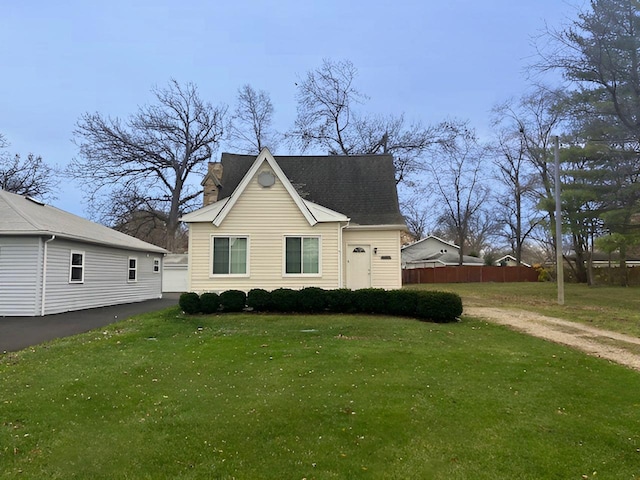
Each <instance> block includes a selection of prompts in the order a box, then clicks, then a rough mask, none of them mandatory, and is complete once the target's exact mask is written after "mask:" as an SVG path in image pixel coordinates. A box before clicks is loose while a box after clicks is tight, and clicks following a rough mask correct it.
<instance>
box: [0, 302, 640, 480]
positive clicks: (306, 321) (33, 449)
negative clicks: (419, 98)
mask: <svg viewBox="0 0 640 480" xmlns="http://www.w3.org/2000/svg"><path fill="white" fill-rule="evenodd" d="M1 358H2V360H1V361H0V465H1V466H2V468H0V478H2V479H9V478H11V479H12V478H21V479H23V478H38V479H39V478H48V479H69V478H91V479H112V478H122V479H140V478H148V479H164V478H166V479H192V478H193V479H196V478H197V479H201V478H212V479H214V478H215V479H231V478H237V479H258V478H259V479H302V478H307V479H344V478H371V479H403V480H404V479H408V478H412V479H413V478H416V479H497V478H500V479H502V478H504V479H513V478H518V479H546V478H549V479H571V478H576V479H580V478H583V477H582V475H587V476H588V478H624V479H633V478H640V468H639V467H638V465H640V451H639V449H640V428H638V419H639V418H640V399H639V397H638V392H639V391H640V375H639V374H638V373H637V372H633V371H631V370H628V369H625V368H623V367H620V366H617V365H613V364H610V363H608V362H606V361H603V360H600V359H596V358H591V357H587V356H585V355H583V354H581V353H578V352H576V351H572V350H569V349H567V348H565V347H562V346H558V345H555V344H551V343H547V342H544V341H542V340H539V339H535V338H530V337H527V336H525V335H521V334H518V333H515V332H512V331H510V330H508V329H506V328H503V327H500V326H495V325H491V324H487V323H485V322H479V321H473V320H471V319H464V320H463V321H462V322H459V323H455V324H430V323H421V322H418V321H416V320H412V319H403V318H390V317H381V316H380V317H379V316H372V317H368V316H355V315H354V316H329V315H327V316H282V315H250V314H229V315H225V316H209V317H192V318H185V317H183V316H182V315H181V314H179V313H178V311H177V309H169V310H167V311H164V312H161V313H155V314H148V315H145V316H141V317H137V318H134V319H131V320H128V321H125V322H121V323H118V324H114V325H112V326H110V327H108V328H106V329H104V330H100V331H94V332H90V333H87V334H84V335H80V336H77V337H73V338H68V339H61V340H57V341H55V342H51V343H49V344H46V345H43V346H39V347H34V348H31V349H27V350H24V351H21V352H19V353H15V354H5V355H4V356H3V357H1ZM594 472H597V474H596V473H594Z"/></svg>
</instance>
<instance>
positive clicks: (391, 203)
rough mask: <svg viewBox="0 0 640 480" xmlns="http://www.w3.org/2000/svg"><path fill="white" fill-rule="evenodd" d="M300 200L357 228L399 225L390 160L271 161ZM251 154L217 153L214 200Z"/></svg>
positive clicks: (233, 183)
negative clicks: (219, 172)
mask: <svg viewBox="0 0 640 480" xmlns="http://www.w3.org/2000/svg"><path fill="white" fill-rule="evenodd" d="M274 158H275V160H276V162H277V163H278V165H280V168H282V171H283V172H284V173H285V175H286V176H287V178H288V179H289V181H290V182H291V183H292V184H293V186H294V187H295V188H296V190H297V191H298V193H299V194H300V196H301V197H302V198H303V199H305V200H309V201H311V202H313V203H317V204H318V205H322V206H323V207H326V208H330V209H331V210H335V211H336V212H340V213H342V214H344V215H346V216H348V217H350V218H351V222H352V223H357V224H360V225H404V224H405V220H404V217H403V216H402V214H401V213H400V208H399V206H398V193H397V190H396V182H395V170H394V167H393V157H392V156H391V155H359V156H343V155H329V156H309V157H307V156H299V157H292V156H274ZM255 159H256V156H254V155H236V154H232V153H223V154H222V159H221V162H222V181H221V182H220V183H222V187H221V189H220V193H219V196H218V199H219V200H221V199H223V198H226V197H228V196H230V195H231V194H232V193H233V191H234V190H235V188H236V187H237V186H238V184H239V183H240V182H241V181H242V178H243V177H244V175H245V174H246V173H247V171H248V170H249V168H251V165H252V164H253V162H254V161H255Z"/></svg>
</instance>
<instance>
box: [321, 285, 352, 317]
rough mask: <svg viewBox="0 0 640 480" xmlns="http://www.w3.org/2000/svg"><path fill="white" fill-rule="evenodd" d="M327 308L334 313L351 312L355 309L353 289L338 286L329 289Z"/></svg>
mask: <svg viewBox="0 0 640 480" xmlns="http://www.w3.org/2000/svg"><path fill="white" fill-rule="evenodd" d="M326 301H327V308H328V309H329V311H330V312H333V313H350V312H354V311H355V305H354V304H353V290H349V289H348V288H338V289H335V290H327V294H326Z"/></svg>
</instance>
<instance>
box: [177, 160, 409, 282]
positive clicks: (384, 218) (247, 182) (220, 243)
mask: <svg viewBox="0 0 640 480" xmlns="http://www.w3.org/2000/svg"><path fill="white" fill-rule="evenodd" d="M203 186H204V192H205V193H204V198H205V206H204V207H203V208H201V209H199V210H197V211H195V212H192V213H190V214H188V215H185V216H184V217H183V218H182V220H183V221H184V222H186V223H188V224H189V282H190V283H189V289H190V290H191V291H196V292H204V291H223V290H227V289H231V288H235V289H241V290H245V291H248V290H250V289H252V288H264V289H267V290H273V289H275V288H279V287H288V288H303V287H308V286H317V287H322V288H340V287H347V288H353V289H356V288H366V287H381V288H399V287H400V286H401V281H402V279H401V268H400V232H401V231H403V230H404V229H405V228H406V226H405V222H404V218H403V217H402V215H401V214H400V210H399V207H398V196H397V191H396V185H395V177H394V167H393V158H392V157H391V156H390V155H363V156H313V157H289V156H287V157H280V156H278V157H273V156H272V155H271V153H270V152H269V151H268V150H267V149H263V150H262V152H260V154H259V155H258V156H257V157H256V156H251V155H234V154H228V153H224V154H222V158H221V161H220V162H219V163H212V164H210V170H209V173H208V175H207V176H206V177H205V179H204V181H203Z"/></svg>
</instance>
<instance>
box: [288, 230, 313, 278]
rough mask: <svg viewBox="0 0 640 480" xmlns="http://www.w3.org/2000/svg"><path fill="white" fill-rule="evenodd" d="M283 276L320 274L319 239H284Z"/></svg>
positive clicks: (303, 237)
mask: <svg viewBox="0 0 640 480" xmlns="http://www.w3.org/2000/svg"><path fill="white" fill-rule="evenodd" d="M284 273H285V275H316V276H317V275H319V274H320V237H305V236H299V237H285V269H284Z"/></svg>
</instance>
